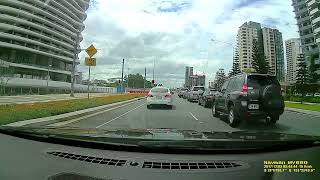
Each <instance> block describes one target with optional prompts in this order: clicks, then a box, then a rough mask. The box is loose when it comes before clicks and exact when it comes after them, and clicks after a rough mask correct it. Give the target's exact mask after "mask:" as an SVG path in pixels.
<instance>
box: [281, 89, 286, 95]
mask: <svg viewBox="0 0 320 180" xmlns="http://www.w3.org/2000/svg"><path fill="white" fill-rule="evenodd" d="M280 94H281V96H284V95H285V92H284V89H283V88H281V90H280Z"/></svg>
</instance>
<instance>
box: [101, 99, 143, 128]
mask: <svg viewBox="0 0 320 180" xmlns="http://www.w3.org/2000/svg"><path fill="white" fill-rule="evenodd" d="M143 105H145V103H143V104H141V105H140V106H137V107H135V108H133V109H131V110H130V111H128V112H126V113H124V114H121V115H120V116H118V117H115V118H113V119H111V120H109V121H107V122H105V123H103V124H101V125H99V126H97V127H96V128H100V127H102V126H104V125H106V124H108V123H111V122H112V121H114V120H117V119H119V118H121V117H123V116H125V115H127V114H129V113H130V112H132V111H134V110H136V109H138V108H140V107H141V106H143Z"/></svg>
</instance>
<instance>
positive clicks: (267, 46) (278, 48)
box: [262, 27, 285, 82]
mask: <svg viewBox="0 0 320 180" xmlns="http://www.w3.org/2000/svg"><path fill="white" fill-rule="evenodd" d="M262 39H263V49H264V55H265V56H266V61H267V62H268V64H269V67H270V69H269V74H271V75H275V76H277V79H278V80H279V81H281V82H283V81H284V77H285V75H284V71H285V69H284V51H283V40H282V33H281V32H280V31H279V30H277V29H273V28H268V27H264V28H262Z"/></svg>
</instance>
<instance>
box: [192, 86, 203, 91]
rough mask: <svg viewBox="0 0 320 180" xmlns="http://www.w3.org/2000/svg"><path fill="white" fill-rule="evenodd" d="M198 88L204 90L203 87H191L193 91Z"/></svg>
mask: <svg viewBox="0 0 320 180" xmlns="http://www.w3.org/2000/svg"><path fill="white" fill-rule="evenodd" d="M199 90H202V91H204V90H205V89H204V87H193V91H199Z"/></svg>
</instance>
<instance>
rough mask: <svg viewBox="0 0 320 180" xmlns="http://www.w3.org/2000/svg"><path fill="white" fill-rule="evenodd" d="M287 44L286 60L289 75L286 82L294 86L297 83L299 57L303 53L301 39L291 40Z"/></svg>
mask: <svg viewBox="0 0 320 180" xmlns="http://www.w3.org/2000/svg"><path fill="white" fill-rule="evenodd" d="M285 44H286V58H287V75H286V82H287V83H290V84H294V83H295V82H296V74H297V57H298V55H299V54H301V53H302V48H301V42H300V39H298V38H295V39H289V40H287V41H286V42H285Z"/></svg>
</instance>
